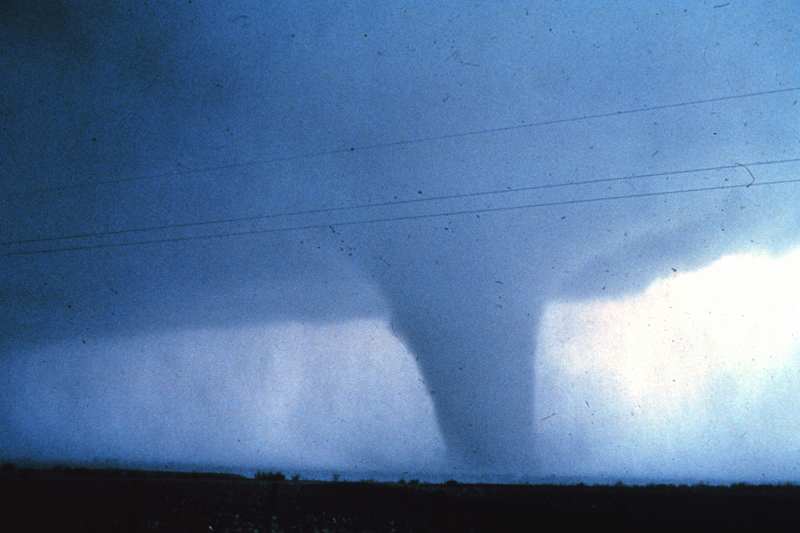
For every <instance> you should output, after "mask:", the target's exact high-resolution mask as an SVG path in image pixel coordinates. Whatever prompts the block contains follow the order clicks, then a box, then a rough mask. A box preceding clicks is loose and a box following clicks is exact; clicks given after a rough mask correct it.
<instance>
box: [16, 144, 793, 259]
mask: <svg viewBox="0 0 800 533" xmlns="http://www.w3.org/2000/svg"><path fill="white" fill-rule="evenodd" d="M798 162H800V158H792V159H775V160H768V161H753V162H750V163H735V164H732V165H719V166H714V167H699V168H690V169H683V170H672V171H662V172H651V173H648V174H632V175H628V176H622V177H615V178H599V179H592V180H577V181H568V182H561V183H550V184H541V185H529V186H524V187H507V188H505V189H492V190H486V191H476V192H466V193H457V194H446V195H439V196H427V197H424V198H409V199H405V200H391V201H385V202H372V203H362V204H352V205H345V206H337V207H320V208H315V209H305V210H300V211H284V212H278V213H267V214H261V215H251V216H244V217H234V218H220V219H214V220H202V221H195V222H181V223H174V224H161V225H154V226H142V227H138V228H128V229H118V230H108V231H97V232H84V233H73V234H70V235H59V236H48V237H33V238H29V239H19V240H10V241H2V242H0V246H14V245H20V244H33V243H39V242H53V241H64V240H70V239H85V238H91V237H107V236H111V235H125V234H129V233H142V232H149V231H160V230H167V229H180V228H191V227H199V226H210V225H217V224H231V223H235V222H252V221H256V220H267V219H272V218H279V217H292V216H300V215H314V214H321V213H334V212H345V211H355V210H360V209H369V208H377V207H391V206H397V205H407V204H416V203H423V202H435V201H445V200H456V199H464V198H478V197H481V196H493V195H501V194H515V193H520V192H529V191H536V190H544V189H558V188H564V187H575V186H580V185H593V184H598V183H612V182H619V181H627V180H638V179H647V178H655V177H664V176H677V175H682V174H697V173H701V172H711V171H719V170H730V169H736V168H743V169H745V170H747V172H748V174H750V176H751V177H752V176H753V175H752V173H751V172H750V170H749V169H748V167H755V166H765V165H778V164H786V163H798ZM753 181H755V179H754V180H753Z"/></svg>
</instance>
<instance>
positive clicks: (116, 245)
mask: <svg viewBox="0 0 800 533" xmlns="http://www.w3.org/2000/svg"><path fill="white" fill-rule="evenodd" d="M796 183H800V178H797V179H785V180H774V181H761V182H756V183H752V182H749V183H746V184H738V185H717V186H712V187H698V188H693V189H675V190H671V191H660V192H645V193H635V194H623V195H616V196H599V197H595V198H582V199H572V200H561V201H553V202H541V203H535V204H522V205H515V206H503V207H486V208H481V209H464V210H460V211H445V212H439V213H428V214H419V215H402V216H395V217H384V218H372V219H362V220H350V221H344V222H336V223H321V224H306V225H302V226H287V227H281V228H267V229H257V230H245V231H234V232H227V233H212V234H205V235H189V236H184V237H171V238H163V239H151V240H142V241H129V242H121V243H107V244H92V245H83V246H69V247H63V248H49V249H40V250H27V251H17V252H10V253H6V254H0V257H12V256H24V255H40V254H52V253H63V252H74V251H81V250H100V249H105V248H122V247H132V246H144V245H148V244H166V243H176V242H187V241H199V240H211V239H222V238H229V237H239V236H245V235H264V234H270V233H283V232H292V231H304V230H314V229H328V228H333V227H344V226H360V225H365V224H378V223H390V222H402V221H410V220H423V219H433V218H441V217H448V216H463V215H479V214H484V213H498V212H504V211H517V210H523V209H534V208H542V207H558V206H566V205H580V204H590V203H596V202H608V201H620V200H631V199H638V198H655V197H660V196H675V195H679V194H690V193H701V192H710V191H722V190H730V189H740V188H751V187H767V186H774V185H784V184H796Z"/></svg>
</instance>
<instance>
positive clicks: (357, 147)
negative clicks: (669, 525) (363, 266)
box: [9, 86, 800, 196]
mask: <svg viewBox="0 0 800 533" xmlns="http://www.w3.org/2000/svg"><path fill="white" fill-rule="evenodd" d="M796 91H800V86H798V87H787V88H783V89H771V90H767V91H757V92H750V93H740V94H734V95H727V96H718V97H714V98H704V99H700V100H686V101H682V102H674V103H671V104H660V105H652V106H642V107H635V108H631V109H622V110H617V111H609V112H605V113H594V114H587V115H576V116H572V117H564V118H557V119H550V120H542V121H536V122H527V123H524V124H515V125H513V126H502V127H497V128H484V129H477V130H467V131H462V132H456V133H448V134H442V135H432V136H427V137H414V138H409V139H401V140H397V141H389V142H382V143H373V144H363V145H353V146H350V147H347V148H334V149H329V150H319V151H312V152H304V153H300V154H295V155H289V156H280V157H273V158H267V159H252V160H250V161H240V162H237V163H227V164H221V165H213V166H206V167H199V168H192V169H186V170H178V171H170V172H160V173H157V174H148V175H142V176H131V177H127V178H114V179H107V180H99V181H83V182H79V183H74V184H70V185H61V186H56V187H45V188H40V189H33V190H30V191H19V192H16V193H11V194H10V195H9V196H29V195H34V194H41V193H48V192H59V191H67V190H72V189H83V188H87V187H95V186H100V185H113V184H119V183H130V182H138V181H149V180H155V179H161V178H169V177H181V176H188V175H192V174H200V173H204V172H215V171H219V170H231V169H236V168H244V167H249V166H257V165H269V164H272V163H282V162H288V161H296V160H301V159H313V158H318V157H324V156H331V155H340V154H347V153H353V152H361V151H367V150H378V149H384V148H394V147H399V146H411V145H415V144H422V143H427V142H433V141H443V140H448V139H461V138H465V137H474V136H478V135H490V134H495V133H502V132H507V131H514V130H522V129H529V128H537V127H543V126H553V125H557V124H568V123H573V122H583V121H587V120H596V119H602V118H611V117H618V116H622V115H631V114H636V113H645V112H650V111H663V110H665V109H676V108H681V107H690V106H697V105H704V104H711V103H717V102H725V101H730V100H740V99H743V98H755V97H759V96H769V95H774V94H781V93H789V92H796Z"/></svg>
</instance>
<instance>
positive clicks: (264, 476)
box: [255, 470, 286, 481]
mask: <svg viewBox="0 0 800 533" xmlns="http://www.w3.org/2000/svg"><path fill="white" fill-rule="evenodd" d="M255 478H256V479H257V480H259V481H286V476H285V475H284V474H283V472H266V471H263V470H259V471H258V472H256V475H255Z"/></svg>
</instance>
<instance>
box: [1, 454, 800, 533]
mask: <svg viewBox="0 0 800 533" xmlns="http://www.w3.org/2000/svg"><path fill="white" fill-rule="evenodd" d="M0 494H2V495H3V496H2V505H0V521H1V523H0V530H2V531H54V532H55V531H98V532H100V531H102V532H112V531H125V532H129V531H197V532H201V531H202V532H210V531H215V532H222V531H231V532H232V531H246V532H252V531H259V532H262V533H263V532H271V531H509V530H514V531H522V530H524V531H533V530H541V531H565V530H573V529H581V530H584V531H587V530H588V531H601V530H603V529H600V528H605V527H610V528H611V530H612V531H620V530H624V531H654V530H655V531H686V530H696V531H717V530H770V531H772V530H776V529H778V530H787V531H788V530H791V531H800V487H795V486H753V485H739V486H734V487H713V486H672V485H669V486H667V485H660V486H647V487H629V486H620V485H615V486H582V485H571V486H558V485H553V486H547V485H535V486H529V485H528V486H526V485H470V484H455V483H448V484H445V485H430V484H409V483H402V484H401V483H370V482H359V483H353V482H338V483H334V482H315V481H268V480H254V479H249V478H243V477H238V476H231V475H215V474H184V473H171V472H146V471H128V470H85V469H50V470H25V469H12V468H8V467H7V468H5V469H3V471H2V472H1V473H0Z"/></svg>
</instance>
